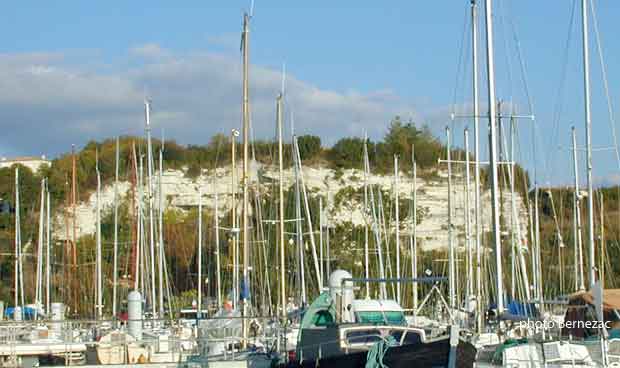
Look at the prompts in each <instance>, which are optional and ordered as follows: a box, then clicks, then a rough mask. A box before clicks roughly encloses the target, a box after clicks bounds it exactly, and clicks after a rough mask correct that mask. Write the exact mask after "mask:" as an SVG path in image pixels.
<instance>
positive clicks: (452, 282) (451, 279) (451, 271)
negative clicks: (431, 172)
mask: <svg viewBox="0 0 620 368" xmlns="http://www.w3.org/2000/svg"><path fill="white" fill-rule="evenodd" d="M446 141H447V144H446V160H447V162H448V289H449V301H448V302H449V304H450V308H452V309H454V308H456V279H455V278H456V274H455V264H454V241H453V239H452V237H453V231H452V160H451V158H450V150H451V147H450V128H448V127H446ZM451 314H452V312H451Z"/></svg>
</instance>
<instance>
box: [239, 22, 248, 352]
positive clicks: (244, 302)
mask: <svg viewBox="0 0 620 368" xmlns="http://www.w3.org/2000/svg"><path fill="white" fill-rule="evenodd" d="M249 26H250V16H249V15H248V14H244V15H243V290H242V308H243V310H242V315H243V317H244V318H243V319H242V320H241V321H242V330H243V346H244V347H245V346H246V344H247V337H248V323H247V321H246V317H248V300H247V291H248V290H249V287H250V285H249V281H250V280H249V278H248V267H249V250H250V239H249V236H250V231H249V217H248V211H249V193H248V192H249V186H248V185H249V177H248V170H249V156H248V147H249V143H250V142H249V136H250V100H249V98H250V96H249V86H248V79H249V54H250V47H249V43H250V39H249V38H250V33H249Z"/></svg>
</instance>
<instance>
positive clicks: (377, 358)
mask: <svg viewBox="0 0 620 368" xmlns="http://www.w3.org/2000/svg"><path fill="white" fill-rule="evenodd" d="M396 345H398V343H397V342H396V339H395V338H394V337H393V336H392V335H388V336H387V337H386V338H384V339H381V340H379V341H377V342H376V343H375V344H374V345H373V346H372V347H371V348H370V350H368V355H366V368H389V367H388V366H387V365H385V364H384V363H383V357H384V356H385V354H386V353H387V351H388V349H389V348H391V347H392V346H396Z"/></svg>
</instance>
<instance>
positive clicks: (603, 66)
mask: <svg viewBox="0 0 620 368" xmlns="http://www.w3.org/2000/svg"><path fill="white" fill-rule="evenodd" d="M590 9H591V10H592V20H593V22H592V23H593V24H594V34H595V35H596V46H597V51H598V57H599V61H600V63H601V73H602V74H603V87H604V89H605V98H606V99H607V113H608V114H609V123H610V126H611V134H612V138H613V141H614V152H615V153H616V162H617V163H618V168H619V169H620V151H619V150H618V136H617V134H616V120H615V119H614V112H613V106H612V103H611V96H610V93H609V83H608V80H607V64H606V63H605V58H604V57H603V46H602V44H601V35H600V33H599V31H598V20H597V18H596V11H595V10H594V2H593V1H590Z"/></svg>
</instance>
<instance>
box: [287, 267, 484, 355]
mask: <svg viewBox="0 0 620 368" xmlns="http://www.w3.org/2000/svg"><path fill="white" fill-rule="evenodd" d="M373 281H378V282H388V281H389V282H396V283H401V282H403V281H404V279H402V278H399V279H368V278H363V279H354V278H353V277H352V276H351V274H350V273H349V272H347V271H345V270H336V271H334V272H332V274H331V275H330V277H329V290H328V291H325V292H323V293H322V294H321V295H319V296H318V297H317V298H316V299H315V300H314V301H313V302H312V304H311V305H310V306H309V308H308V310H307V311H306V312H305V314H304V316H303V319H302V322H301V330H300V333H299V337H298V341H297V348H296V351H295V354H292V356H290V357H289V361H288V362H287V363H283V364H282V365H281V366H282V367H311V366H321V367H364V366H366V367H368V366H369V365H370V366H383V365H387V366H389V367H471V366H472V365H473V362H474V360H475V356H476V349H475V348H474V346H473V345H471V344H470V343H469V342H467V341H464V340H462V339H461V338H460V337H459V329H458V327H456V326H455V327H453V328H451V329H450V331H449V333H445V334H442V335H439V336H434V335H431V334H428V332H427V331H426V330H424V329H422V328H417V327H411V326H408V324H407V319H406V317H405V313H404V310H403V308H402V307H401V306H400V305H399V304H398V303H397V301H396V300H393V299H370V298H363V299H356V298H355V295H354V289H355V287H354V282H363V283H368V282H373ZM414 281H415V282H422V281H424V280H422V279H414ZM432 281H435V280H432Z"/></svg>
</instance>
